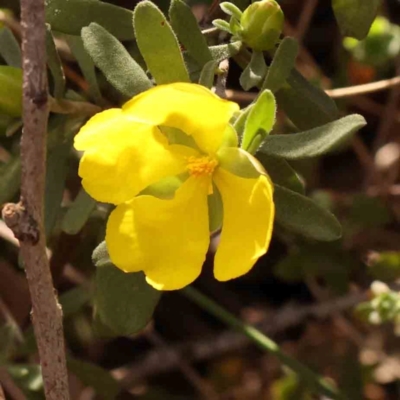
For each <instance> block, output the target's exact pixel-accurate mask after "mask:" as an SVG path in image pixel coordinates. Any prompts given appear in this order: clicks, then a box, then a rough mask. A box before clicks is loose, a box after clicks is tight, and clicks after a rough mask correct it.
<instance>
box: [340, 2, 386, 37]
mask: <svg viewBox="0 0 400 400" xmlns="http://www.w3.org/2000/svg"><path fill="white" fill-rule="evenodd" d="M380 4H381V0H369V1H365V0H332V8H333V11H334V12H335V16H336V19H337V22H338V24H339V27H340V30H341V32H342V35H343V36H351V37H354V38H356V39H358V40H362V39H364V38H365V37H366V36H367V34H368V31H369V29H370V27H371V24H372V22H373V21H374V19H375V17H376V14H377V13H378V9H379V6H380Z"/></svg>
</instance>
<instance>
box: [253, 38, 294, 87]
mask: <svg viewBox="0 0 400 400" xmlns="http://www.w3.org/2000/svg"><path fill="white" fill-rule="evenodd" d="M298 50H299V45H298V43H297V40H296V39H293V38H291V37H285V38H284V39H283V40H282V41H281V43H280V45H279V47H278V49H277V50H276V53H275V54H274V58H273V60H272V63H271V65H270V66H269V68H268V72H267V76H266V78H265V80H264V83H263V86H262V89H261V90H265V89H269V90H271V92H273V93H275V92H276V91H278V90H279V89H280V88H281V87H282V86H283V85H284V84H285V83H286V80H287V78H288V77H289V75H290V73H291V71H292V69H293V68H294V66H295V62H296V57H297V53H298Z"/></svg>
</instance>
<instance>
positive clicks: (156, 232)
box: [106, 177, 210, 290]
mask: <svg viewBox="0 0 400 400" xmlns="http://www.w3.org/2000/svg"><path fill="white" fill-rule="evenodd" d="M209 184H210V177H201V178H198V177H190V178H188V179H187V180H186V181H185V182H184V183H183V184H182V185H181V186H180V187H179V189H177V191H176V193H175V197H174V198H173V199H171V200H161V199H158V198H155V197H152V196H146V195H143V196H138V197H136V198H135V199H134V200H132V201H131V202H129V203H126V204H121V205H119V206H118V207H117V208H116V209H115V210H114V211H113V212H112V213H111V215H110V218H109V220H108V224H107V233H106V243H107V248H108V251H109V254H110V257H111V260H112V262H113V263H114V264H115V265H116V266H117V267H119V268H120V269H122V270H124V271H126V272H136V271H141V270H143V271H144V273H145V274H146V279H147V281H148V283H149V284H150V285H152V286H153V287H155V288H156V289H158V290H176V289H181V288H182V287H184V286H186V285H188V284H190V283H191V282H193V281H194V280H195V279H196V278H197V277H198V276H199V274H200V272H201V267H202V265H203V262H204V259H205V256H206V252H207V249H208V245H209V230H208V213H207V190H208V186H209Z"/></svg>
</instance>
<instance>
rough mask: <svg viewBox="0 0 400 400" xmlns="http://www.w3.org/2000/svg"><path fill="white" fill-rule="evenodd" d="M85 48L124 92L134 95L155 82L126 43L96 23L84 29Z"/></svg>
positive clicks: (117, 87)
mask: <svg viewBox="0 0 400 400" xmlns="http://www.w3.org/2000/svg"><path fill="white" fill-rule="evenodd" d="M82 40H83V44H84V46H85V49H86V50H87V52H88V53H89V54H90V56H91V57H92V59H93V61H94V63H95V64H96V66H97V67H98V68H99V69H100V70H101V71H102V72H103V74H104V75H105V77H106V78H107V80H108V81H109V82H110V83H111V84H112V85H113V86H114V87H115V88H116V89H117V90H118V91H119V92H121V93H122V94H124V95H125V96H127V97H132V96H134V95H136V94H138V93H140V92H143V91H145V90H147V89H149V88H150V87H151V86H152V84H151V82H150V80H149V78H148V77H147V75H146V74H145V72H144V71H143V70H142V68H141V67H140V65H139V64H138V63H137V62H136V61H135V60H134V59H133V58H132V57H131V56H130V55H129V53H128V52H127V51H126V49H125V48H124V46H123V45H122V44H121V43H120V42H119V41H118V40H117V39H116V38H115V37H114V36H113V35H111V34H110V33H109V32H107V31H106V30H105V29H104V28H103V27H101V26H100V25H98V24H96V23H92V24H90V25H89V26H88V27H86V28H83V29H82Z"/></svg>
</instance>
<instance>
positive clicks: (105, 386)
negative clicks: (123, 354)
mask: <svg viewBox="0 0 400 400" xmlns="http://www.w3.org/2000/svg"><path fill="white" fill-rule="evenodd" d="M67 367H68V370H69V371H71V372H72V373H73V374H74V375H75V376H76V377H77V378H79V380H80V381H81V382H82V383H83V384H84V385H85V386H89V387H91V388H93V389H94V390H95V392H96V394H97V395H98V396H99V397H101V399H103V400H115V399H116V398H117V396H118V393H119V392H120V390H121V388H120V386H119V384H118V382H117V381H116V380H115V379H114V378H113V377H112V375H111V373H110V372H108V371H106V370H105V369H103V368H101V367H99V366H98V365H96V364H93V363H90V362H87V361H83V360H78V359H77V358H74V357H71V356H68V358H67Z"/></svg>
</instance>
